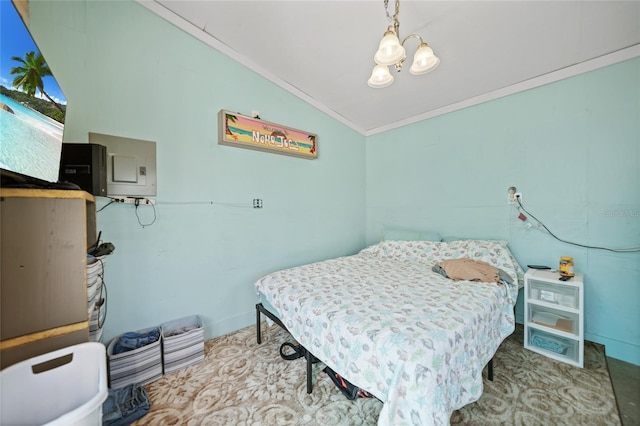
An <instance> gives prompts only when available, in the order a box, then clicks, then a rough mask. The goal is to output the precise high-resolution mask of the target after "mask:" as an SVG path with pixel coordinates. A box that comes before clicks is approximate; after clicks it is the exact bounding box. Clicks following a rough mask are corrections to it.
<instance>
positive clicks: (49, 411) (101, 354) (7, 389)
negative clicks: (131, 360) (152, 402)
mask: <svg viewBox="0 0 640 426" xmlns="http://www.w3.org/2000/svg"><path fill="white" fill-rule="evenodd" d="M108 392H109V391H108V389H107V361H106V356H105V350H104V345H102V344H100V343H93V342H91V343H80V344H78V345H74V346H69V347H67V348H63V349H58V350H56V351H53V352H49V353H46V354H43V355H39V356H37V357H33V358H30V359H27V360H25V361H21V362H19V363H17V364H14V365H12V366H10V367H7V368H5V369H4V370H2V371H0V402H1V409H0V424H3V425H15V424H34V425H35V424H38V425H42V424H46V425H64V426H69V425H101V424H102V403H103V402H104V401H105V400H106V399H107V395H108Z"/></svg>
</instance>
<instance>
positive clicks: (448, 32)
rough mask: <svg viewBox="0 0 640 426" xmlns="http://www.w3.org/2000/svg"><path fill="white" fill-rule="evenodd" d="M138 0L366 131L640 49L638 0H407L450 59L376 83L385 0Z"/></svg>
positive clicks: (410, 22) (417, 29)
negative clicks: (370, 81) (422, 71)
mask: <svg viewBox="0 0 640 426" xmlns="http://www.w3.org/2000/svg"><path fill="white" fill-rule="evenodd" d="M139 3H140V4H141V5H143V6H145V7H147V8H148V9H150V10H151V11H153V12H154V13H157V14H158V15H160V16H161V17H163V18H164V19H166V20H168V21H169V22H171V23H173V24H175V25H176V26H178V27H179V28H181V29H183V30H184V31H186V32H188V33H190V34H192V35H193V36H194V37H196V38H198V39H200V40H202V41H203V42H205V43H207V44H209V45H210V46H212V48H214V49H217V50H219V51H221V52H223V53H225V54H227V55H229V56H230V57H232V58H233V59H235V60H238V61H239V62H241V63H243V64H244V65H246V66H248V67H249V68H251V69H253V70H255V71H256V72H258V73H259V74H261V75H263V76H265V77H266V78H268V79H269V80H271V81H273V82H274V83H276V84H278V85H280V86H281V87H283V88H285V89H286V90H289V91H291V92H292V93H294V94H295V95H297V96H299V97H300V98H302V99H304V100H305V101H307V102H309V103H311V104H312V105H314V106H316V107H318V108H319V109H321V110H322V111H325V112H326V113H327V114H329V115H331V116H332V117H334V118H336V119H338V120H340V121H341V122H343V123H345V124H347V125H348V126H350V127H352V128H354V129H355V130H357V131H359V132H361V133H362V134H365V135H368V134H374V133H377V132H380V131H383V130H387V129H390V128H394V127H398V126H400V125H404V124H408V123H411V122H414V121H418V120H421V119H424V118H429V117H432V116H435V115H438V114H441V113H444V112H448V111H452V110H455V109H459V108H463V107H465V106H469V105H473V104H475V103H478V102H482V101H486V100H489V99H494V98H497V97H499V96H503V95H505V94H509V93H513V92H517V91H520V90H526V89H528V88H531V87H535V86H537V85H541V84H546V83H549V82H552V81H555V80H558V79H561V78H564V77H567V76H570V75H575V74H578V73H581V72H584V71H588V70H591V69H596V68H598V67H601V66H604V65H608V64H611V63H616V62H619V61H622V60H626V59H630V58H633V57H637V56H640V1H577V0H576V1H408V0H404V1H401V2H400V14H399V18H400V19H399V20H400V36H401V37H400V38H401V39H402V38H404V37H406V36H407V35H409V34H417V35H420V36H421V37H422V38H423V39H424V41H426V42H427V43H429V45H430V46H431V47H432V48H433V50H434V52H435V53H436V55H438V56H439V57H440V59H441V63H440V66H439V67H438V68H436V69H435V70H434V71H432V72H430V73H428V74H424V75H420V76H414V75H412V74H410V73H409V72H408V65H409V64H407V65H405V69H403V70H402V71H401V72H400V73H399V74H398V73H396V72H395V71H394V70H393V69H392V74H394V76H395V81H394V83H393V84H392V85H391V86H389V87H386V88H382V89H373V88H371V87H369V86H368V85H367V79H368V78H369V76H370V74H371V70H372V68H373V66H374V61H373V55H374V53H375V51H376V49H377V47H378V43H379V41H380V39H381V37H382V35H383V33H384V31H385V30H386V28H387V26H388V25H390V21H389V19H388V18H387V14H386V12H385V6H384V1H383V0H376V1H372V0H359V1H305V0H299V1H238V0H236V1H217V0H216V1H202V0H195V1H188V0H154V1H149V0H139ZM388 9H389V14H390V15H393V11H394V1H393V0H390V1H389V5H388ZM417 44H418V43H417V41H416V40H413V39H409V40H408V41H407V43H406V44H405V47H406V48H407V57H408V59H407V61H410V60H411V58H412V56H413V52H415V49H416V48H417ZM391 68H393V67H391ZM247 113H248V112H247ZM263 118H264V117H263ZM266 119H268V118H266Z"/></svg>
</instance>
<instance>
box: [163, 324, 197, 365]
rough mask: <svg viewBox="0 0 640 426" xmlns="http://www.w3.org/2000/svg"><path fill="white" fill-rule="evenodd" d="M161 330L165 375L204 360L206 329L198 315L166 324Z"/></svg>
mask: <svg viewBox="0 0 640 426" xmlns="http://www.w3.org/2000/svg"><path fill="white" fill-rule="evenodd" d="M160 328H161V330H162V352H163V355H164V357H163V358H164V364H163V366H164V372H165V374H166V373H169V372H172V371H175V370H179V369H181V368H184V367H188V366H189V365H193V364H197V363H198V362H200V361H203V360H204V328H203V327H202V321H201V320H200V317H199V316H198V315H193V316H190V317H186V318H181V319H178V320H174V321H170V322H167V323H164V324H162V325H161V326H160Z"/></svg>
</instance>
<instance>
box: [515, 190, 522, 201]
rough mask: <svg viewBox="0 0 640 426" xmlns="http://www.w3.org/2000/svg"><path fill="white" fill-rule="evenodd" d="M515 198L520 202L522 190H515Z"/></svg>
mask: <svg viewBox="0 0 640 426" xmlns="http://www.w3.org/2000/svg"><path fill="white" fill-rule="evenodd" d="M515 200H518V201H520V202H522V192H516V194H515Z"/></svg>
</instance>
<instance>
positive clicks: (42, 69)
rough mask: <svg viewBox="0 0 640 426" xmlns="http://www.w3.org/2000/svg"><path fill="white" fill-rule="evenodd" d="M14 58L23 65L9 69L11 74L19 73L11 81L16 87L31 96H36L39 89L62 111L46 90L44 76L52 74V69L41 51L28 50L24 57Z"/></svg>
mask: <svg viewBox="0 0 640 426" xmlns="http://www.w3.org/2000/svg"><path fill="white" fill-rule="evenodd" d="M11 59H12V60H14V61H17V62H20V63H21V64H22V65H20V66H17V67H13V68H11V70H10V71H9V74H11V75H17V77H16V78H15V79H13V82H12V83H11V84H12V85H13V87H15V88H16V89H20V90H22V91H23V92H25V93H26V94H27V95H29V96H34V95H35V94H36V90H39V91H40V93H42V94H43V95H44V96H45V97H46V98H47V99H49V101H51V102H52V103H53V105H54V106H55V107H56V108H57V109H58V110H59V111H60V112H62V113H64V111H63V109H62V108H61V107H60V105H58V104H57V103H56V101H54V100H53V99H51V97H50V96H49V95H48V94H47V92H45V91H44V83H43V82H42V77H46V76H50V75H52V74H51V70H50V69H49V66H48V65H47V63H46V61H45V60H44V57H43V56H42V54H41V53H40V52H38V53H35V52H27V53H26V54H25V57H24V58H21V57H19V56H12V57H11Z"/></svg>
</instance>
